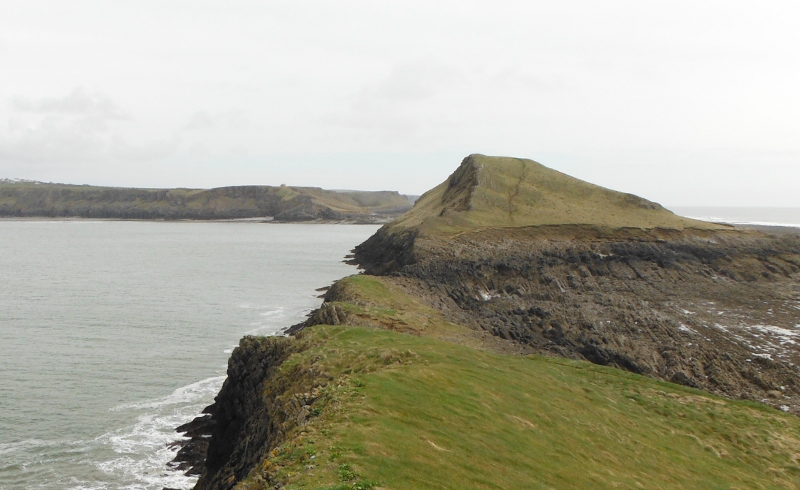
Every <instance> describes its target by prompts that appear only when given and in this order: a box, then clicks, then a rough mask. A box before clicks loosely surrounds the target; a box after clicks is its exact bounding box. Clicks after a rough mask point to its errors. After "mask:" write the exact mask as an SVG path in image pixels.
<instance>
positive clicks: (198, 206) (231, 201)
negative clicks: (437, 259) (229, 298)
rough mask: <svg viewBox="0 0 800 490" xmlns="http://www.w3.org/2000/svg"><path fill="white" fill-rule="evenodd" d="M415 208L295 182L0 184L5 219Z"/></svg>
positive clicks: (289, 214)
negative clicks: (148, 185) (179, 185)
mask: <svg viewBox="0 0 800 490" xmlns="http://www.w3.org/2000/svg"><path fill="white" fill-rule="evenodd" d="M410 207H411V204H410V203H409V200H408V198H407V197H406V196H403V195H400V194H399V193H397V192H391V191H380V192H364V191H341V192H339V191H329V190H324V189H320V188H316V187H291V186H280V187H272V186H237V187H220V188H215V189H136V188H121V187H96V186H87V185H65V184H43V183H38V182H10V181H6V182H0V216H6V217H34V216H44V217H82V218H117V219H241V218H264V217H272V218H275V219H276V220H279V221H308V220H359V221H386V220H388V219H391V218H393V217H396V216H398V215H399V214H401V213H403V212H405V211H407V210H408V209H409V208H410Z"/></svg>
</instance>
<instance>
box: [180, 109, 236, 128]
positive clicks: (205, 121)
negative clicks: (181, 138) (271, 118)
mask: <svg viewBox="0 0 800 490" xmlns="http://www.w3.org/2000/svg"><path fill="white" fill-rule="evenodd" d="M247 124H248V119H247V114H246V113H245V112H244V111H241V110H238V109H234V110H230V111H224V112H219V113H216V114H212V113H209V112H208V111H197V112H195V113H194V114H192V115H191V116H190V117H189V120H188V122H187V123H186V124H184V125H183V129H188V130H204V129H216V128H220V127H225V128H233V129H239V128H242V127H244V126H246V125H247Z"/></svg>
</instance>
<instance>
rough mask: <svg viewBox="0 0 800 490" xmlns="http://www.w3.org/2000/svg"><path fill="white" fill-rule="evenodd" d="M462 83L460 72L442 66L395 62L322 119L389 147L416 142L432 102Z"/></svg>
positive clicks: (421, 132) (440, 64)
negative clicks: (340, 108)
mask: <svg viewBox="0 0 800 490" xmlns="http://www.w3.org/2000/svg"><path fill="white" fill-rule="evenodd" d="M462 83H463V79H462V77H461V76H460V73H459V72H458V71H457V70H455V69H453V68H451V67H449V66H447V65H444V64H442V63H436V62H432V61H414V62H403V63H398V64H397V65H395V66H394V67H393V68H392V70H391V71H390V72H389V74H388V75H387V76H386V77H384V78H383V79H381V80H379V81H377V82H373V83H370V84H367V85H365V86H363V87H362V88H360V89H359V90H358V91H356V92H355V93H354V94H353V95H351V96H350V97H348V98H346V99H345V102H346V105H345V107H343V108H342V110H340V111H338V112H335V113H331V114H329V115H328V116H327V117H326V118H324V120H325V122H327V123H328V124H330V125H332V126H336V127H345V128H349V129H354V130H358V131H362V132H364V134H365V135H369V136H370V137H371V136H378V138H379V139H380V140H382V141H384V142H386V143H389V144H394V143H398V142H410V141H415V142H419V140H420V138H422V139H424V138H425V137H426V136H425V135H424V134H423V133H424V131H423V130H424V128H425V127H426V126H427V125H428V123H429V122H430V121H429V119H430V117H431V114H430V113H431V107H432V105H431V104H433V103H434V100H433V99H436V97H438V96H439V95H441V94H444V93H447V92H448V91H451V90H453V89H454V88H456V87H458V86H460V85H461V84H462Z"/></svg>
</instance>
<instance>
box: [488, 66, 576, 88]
mask: <svg viewBox="0 0 800 490" xmlns="http://www.w3.org/2000/svg"><path fill="white" fill-rule="evenodd" d="M490 82H491V83H492V84H495V85H499V86H501V87H503V88H506V89H522V90H533V91H537V92H550V91H554V90H559V89H562V88H564V87H565V84H564V81H563V80H561V79H559V78H558V77H554V76H553V75H552V74H550V75H549V76H547V77H542V76H538V75H533V74H531V73H530V72H528V71H527V70H524V69H521V68H518V67H510V68H506V69H505V70H503V71H501V72H498V73H496V74H494V75H493V76H491V77H490Z"/></svg>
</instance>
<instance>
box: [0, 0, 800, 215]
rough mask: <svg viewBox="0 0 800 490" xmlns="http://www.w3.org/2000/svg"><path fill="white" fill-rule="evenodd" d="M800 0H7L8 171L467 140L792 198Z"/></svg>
mask: <svg viewBox="0 0 800 490" xmlns="http://www.w3.org/2000/svg"><path fill="white" fill-rule="evenodd" d="M798 26H800V3H798V2H796V1H785V2H784V1H772V2H770V1H759V2H756V1H752V2H742V1H733V0H724V1H699V0H693V1H681V0H673V1H669V2H666V1H660V2H656V1H643V0H634V1H602V2H598V1H564V0H559V1H548V2H534V1H531V0H526V1H494V2H488V1H487V2H483V1H473V0H459V1H452V2H450V1H436V2H432V1H430V0H429V1H424V2H418V1H413V0H403V1H389V0H381V1H374V0H372V1H367V0H364V1H350V0H337V1H303V0H287V1H258V2H249V1H241V0H238V1H230V2H222V1H216V2H210V1H202V0H190V1H189V0H187V1H169V0H159V1H148V0H135V1H110V0H70V1H68V2H65V1H63V0H52V1H39V0H24V1H17V0H3V1H2V2H0V178H1V177H8V178H26V179H35V180H43V181H54V182H67V183H89V184H100V185H117V186H148V187H173V186H182V187H216V186H223V185H239V184H267V185H278V184H282V183H286V184H289V185H313V186H321V187H325V188H350V189H366V190H379V189H392V190H399V191H401V192H403V193H410V194H419V193H422V192H424V191H425V190H427V189H429V188H430V187H433V186H434V185H436V184H438V183H439V182H441V181H442V180H444V179H445V178H446V177H447V176H448V175H449V174H450V173H451V172H452V171H453V170H454V169H455V168H456V167H457V165H458V164H459V163H460V161H461V159H462V158H463V157H464V156H466V155H468V154H470V153H484V154H488V155H509V156H519V157H526V158H532V159H534V160H537V161H539V162H541V163H543V164H545V165H547V166H550V167H552V168H555V169H557V170H560V171H562V172H566V173H569V174H571V175H574V176H576V177H579V178H582V179H585V180H588V181H591V182H594V183H597V184H600V185H604V186H606V187H610V188H613V189H617V190H623V191H627V192H633V193H635V194H638V195H641V196H644V197H647V198H649V199H652V200H655V201H658V202H661V203H663V204H666V205H720V206H726V205H727V206H735V205H742V206H798V207H800V27H798Z"/></svg>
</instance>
